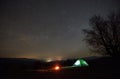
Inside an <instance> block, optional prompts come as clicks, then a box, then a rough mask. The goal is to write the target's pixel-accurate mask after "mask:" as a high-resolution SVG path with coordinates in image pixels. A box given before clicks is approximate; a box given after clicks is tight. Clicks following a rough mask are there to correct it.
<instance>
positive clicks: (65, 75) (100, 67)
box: [0, 59, 120, 79]
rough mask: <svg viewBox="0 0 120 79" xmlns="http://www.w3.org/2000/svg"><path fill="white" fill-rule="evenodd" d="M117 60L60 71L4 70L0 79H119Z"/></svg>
mask: <svg viewBox="0 0 120 79" xmlns="http://www.w3.org/2000/svg"><path fill="white" fill-rule="evenodd" d="M119 61H120V60H119V59H98V60H93V61H89V64H90V66H89V67H78V68H71V69H62V70H60V71H49V72H41V71H31V70H12V69H9V70H4V71H1V72H0V79H120V62H119Z"/></svg>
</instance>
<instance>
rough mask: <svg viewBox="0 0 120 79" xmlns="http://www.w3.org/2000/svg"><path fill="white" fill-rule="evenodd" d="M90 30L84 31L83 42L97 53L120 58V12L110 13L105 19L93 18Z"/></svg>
mask: <svg viewBox="0 0 120 79" xmlns="http://www.w3.org/2000/svg"><path fill="white" fill-rule="evenodd" d="M90 26H91V29H84V30H83V32H84V33H85V35H86V37H85V40H86V42H87V43H88V45H89V46H90V47H91V49H92V50H94V51H96V52H97V53H100V54H104V55H110V56H113V57H118V56H120V12H118V13H111V14H110V15H108V16H107V17H106V18H103V17H101V16H96V15H95V16H93V17H92V18H91V19H90Z"/></svg>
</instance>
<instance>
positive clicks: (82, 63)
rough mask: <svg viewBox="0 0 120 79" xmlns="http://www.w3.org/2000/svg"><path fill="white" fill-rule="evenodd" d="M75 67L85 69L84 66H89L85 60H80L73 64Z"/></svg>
mask: <svg viewBox="0 0 120 79" xmlns="http://www.w3.org/2000/svg"><path fill="white" fill-rule="evenodd" d="M73 66H80V67H83V66H88V63H87V62H86V61H85V60H84V59H78V60H77V61H76V62H75V63H74V64H73Z"/></svg>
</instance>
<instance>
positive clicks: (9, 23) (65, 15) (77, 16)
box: [0, 0, 120, 60]
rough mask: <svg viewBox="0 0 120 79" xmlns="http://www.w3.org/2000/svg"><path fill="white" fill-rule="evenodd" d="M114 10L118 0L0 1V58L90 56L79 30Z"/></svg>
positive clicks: (118, 5) (116, 7)
mask: <svg viewBox="0 0 120 79" xmlns="http://www.w3.org/2000/svg"><path fill="white" fill-rule="evenodd" d="M118 9H120V1H119V0H0V57H11V58H35V59H54V60H56V59H57V60H60V59H64V58H76V57H86V56H91V53H90V50H89V48H88V46H87V44H86V43H85V41H83V39H84V34H83V32H82V29H89V28H90V26H89V19H90V18H91V17H92V16H93V15H95V14H96V15H102V16H105V15H107V14H109V13H110V12H111V11H117V10H118Z"/></svg>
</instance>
